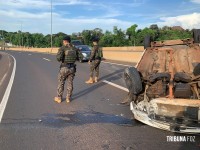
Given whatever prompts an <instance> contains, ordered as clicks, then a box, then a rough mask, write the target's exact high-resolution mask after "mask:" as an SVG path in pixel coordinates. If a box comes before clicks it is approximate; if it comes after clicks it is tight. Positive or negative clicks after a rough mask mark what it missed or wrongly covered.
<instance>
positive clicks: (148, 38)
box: [144, 35, 151, 49]
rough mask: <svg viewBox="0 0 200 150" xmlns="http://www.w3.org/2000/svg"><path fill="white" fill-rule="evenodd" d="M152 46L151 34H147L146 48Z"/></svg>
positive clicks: (145, 39)
mask: <svg viewBox="0 0 200 150" xmlns="http://www.w3.org/2000/svg"><path fill="white" fill-rule="evenodd" d="M148 47H151V36H149V35H148V36H145V38H144V49H147V48H148Z"/></svg>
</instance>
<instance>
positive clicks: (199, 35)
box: [193, 29, 200, 43]
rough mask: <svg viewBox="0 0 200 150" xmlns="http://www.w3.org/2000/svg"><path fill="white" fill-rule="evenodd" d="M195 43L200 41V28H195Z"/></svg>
mask: <svg viewBox="0 0 200 150" xmlns="http://www.w3.org/2000/svg"><path fill="white" fill-rule="evenodd" d="M193 38H194V43H200V29H194V30H193Z"/></svg>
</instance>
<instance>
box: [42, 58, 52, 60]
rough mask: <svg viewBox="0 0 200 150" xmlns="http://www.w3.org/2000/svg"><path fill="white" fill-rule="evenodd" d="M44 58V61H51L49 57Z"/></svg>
mask: <svg viewBox="0 0 200 150" xmlns="http://www.w3.org/2000/svg"><path fill="white" fill-rule="evenodd" d="M43 59H44V60H46V61H51V60H50V59H47V58H43Z"/></svg>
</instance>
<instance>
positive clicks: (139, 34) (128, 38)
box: [0, 24, 192, 48]
mask: <svg viewBox="0 0 200 150" xmlns="http://www.w3.org/2000/svg"><path fill="white" fill-rule="evenodd" d="M137 28H138V25H136V24H134V25H132V26H131V27H129V28H128V29H126V30H122V29H120V28H118V27H117V26H114V27H113V31H108V30H107V31H105V32H103V30H102V29H100V28H95V29H93V30H83V31H82V32H79V33H72V34H71V35H70V36H71V38H72V40H77V39H79V40H82V42H83V43H84V44H86V45H91V39H92V37H94V36H98V37H99V38H100V44H101V45H102V46H104V47H112V46H116V47H117V46H142V45H143V42H144V37H145V36H147V35H150V36H151V37H152V40H154V41H162V40H174V39H187V38H191V37H192V30H189V29H187V30H184V29H182V28H181V27H180V26H176V27H169V26H164V27H162V28H159V27H158V25H156V24H152V25H151V26H150V27H146V28H144V29H137ZM0 35H1V37H0V39H1V41H5V42H6V43H12V45H15V46H25V47H38V48H39V47H40V48H44V47H51V35H50V34H47V35H43V34H41V33H29V32H22V31H20V30H19V31H18V32H7V31H4V30H0ZM66 35H67V34H66V33H63V32H59V33H57V34H53V35H52V36H53V42H52V43H53V47H60V46H61V45H62V39H63V37H64V36H66Z"/></svg>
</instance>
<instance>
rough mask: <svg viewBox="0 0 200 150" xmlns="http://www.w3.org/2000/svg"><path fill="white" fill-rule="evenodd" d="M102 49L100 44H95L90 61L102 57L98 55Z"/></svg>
mask: <svg viewBox="0 0 200 150" xmlns="http://www.w3.org/2000/svg"><path fill="white" fill-rule="evenodd" d="M100 49H101V47H100V46H99V45H93V48H92V51H91V55H90V59H89V60H90V61H92V60H95V59H100V60H101V57H99V56H98V53H97V52H98V51H99V50H100Z"/></svg>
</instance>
